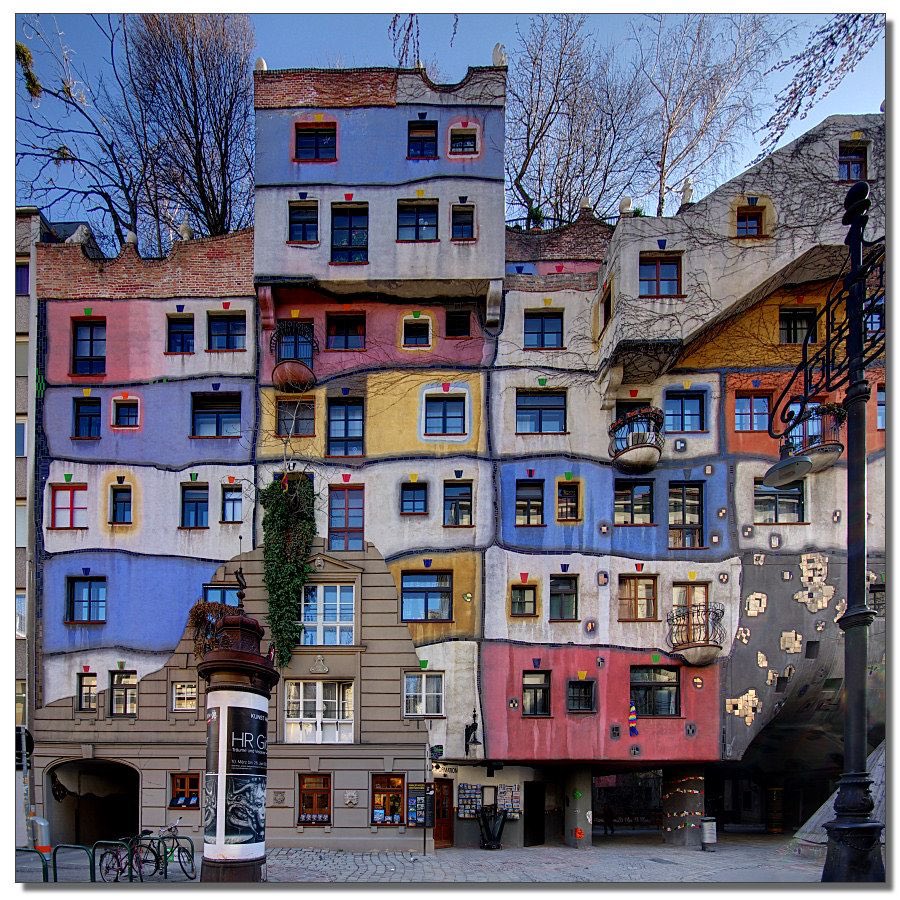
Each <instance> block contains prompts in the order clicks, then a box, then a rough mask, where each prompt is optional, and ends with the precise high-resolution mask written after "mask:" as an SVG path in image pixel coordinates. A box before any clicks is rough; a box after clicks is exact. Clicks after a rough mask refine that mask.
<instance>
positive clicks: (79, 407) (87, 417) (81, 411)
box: [72, 397, 100, 438]
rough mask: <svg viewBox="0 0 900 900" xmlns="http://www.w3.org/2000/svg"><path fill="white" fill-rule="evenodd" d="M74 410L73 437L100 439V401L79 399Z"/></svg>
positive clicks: (74, 404) (74, 405)
mask: <svg viewBox="0 0 900 900" xmlns="http://www.w3.org/2000/svg"><path fill="white" fill-rule="evenodd" d="M73 408H74V422H73V427H72V436H73V437H78V438H98V437H100V401H99V400H87V399H82V398H80V397H79V398H76V400H75V401H74V403H73Z"/></svg>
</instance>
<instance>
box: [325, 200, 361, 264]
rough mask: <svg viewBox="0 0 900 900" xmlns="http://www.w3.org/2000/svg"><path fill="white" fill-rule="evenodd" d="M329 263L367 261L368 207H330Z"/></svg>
mask: <svg viewBox="0 0 900 900" xmlns="http://www.w3.org/2000/svg"><path fill="white" fill-rule="evenodd" d="M331 261H332V262H335V263H348V262H350V263H364V262H368V261H369V206H368V204H365V205H359V206H341V205H338V204H332V206H331Z"/></svg>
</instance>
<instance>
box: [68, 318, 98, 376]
mask: <svg viewBox="0 0 900 900" xmlns="http://www.w3.org/2000/svg"><path fill="white" fill-rule="evenodd" d="M104 372H106V319H98V320H97V321H91V322H73V323H72V374H73V375H102V374H103V373H104Z"/></svg>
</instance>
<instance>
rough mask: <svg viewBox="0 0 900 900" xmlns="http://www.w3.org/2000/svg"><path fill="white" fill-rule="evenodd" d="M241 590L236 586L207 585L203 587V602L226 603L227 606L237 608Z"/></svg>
mask: <svg viewBox="0 0 900 900" xmlns="http://www.w3.org/2000/svg"><path fill="white" fill-rule="evenodd" d="M239 590H240V588H239V587H238V585H236V584H234V585H232V584H224V585H223V584H205V585H203V600H204V601H205V602H206V603H224V604H225V605H226V606H237V605H238V591H239Z"/></svg>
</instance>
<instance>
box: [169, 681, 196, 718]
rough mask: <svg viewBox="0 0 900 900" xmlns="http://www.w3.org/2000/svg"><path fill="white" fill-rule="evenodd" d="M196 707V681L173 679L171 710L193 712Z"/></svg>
mask: <svg viewBox="0 0 900 900" xmlns="http://www.w3.org/2000/svg"><path fill="white" fill-rule="evenodd" d="M196 709H197V682H196V681H175V682H173V683H172V711H173V712H193V711H194V710H196Z"/></svg>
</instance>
